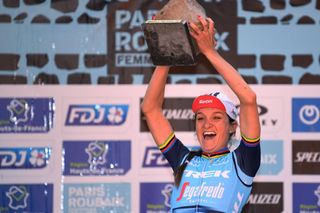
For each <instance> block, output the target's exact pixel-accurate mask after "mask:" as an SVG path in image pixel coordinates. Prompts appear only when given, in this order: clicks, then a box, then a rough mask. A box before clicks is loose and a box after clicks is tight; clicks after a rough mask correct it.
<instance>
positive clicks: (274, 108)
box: [0, 85, 320, 212]
mask: <svg viewBox="0 0 320 213" xmlns="http://www.w3.org/2000/svg"><path fill="white" fill-rule="evenodd" d="M252 87H253V89H254V90H255V91H256V92H257V95H258V104H259V112H260V120H261V126H262V135H261V146H262V156H261V167H260V170H259V172H258V175H257V177H256V179H255V181H254V186H253V191H252V194H251V195H250V196H249V200H248V204H247V205H246V206H245V209H244V211H243V212H319V211H320V170H319V168H320V165H319V164H320V140H319V138H320V132H319V123H320V116H319V113H320V96H319V95H318V92H315V91H319V86H311V85H310V86H302V85H300V86H297V85H296V86H292V85H287V86H283V85H278V86H275V85H272V86H271V85H270V86H267V85H253V86H252ZM115 88H116V90H117V91H116V92H115ZM1 89H2V90H1V92H0V93H1V97H2V98H1V100H0V104H1V105H0V107H1V109H2V110H1V112H0V117H1V120H0V130H1V137H0V145H1V146H0V177H1V184H0V196H1V197H0V212H13V211H17V212H167V211H168V210H169V208H170V202H169V200H170V195H171V190H172V186H173V185H172V184H173V177H172V171H171V168H170V167H169V165H168V163H167V161H166V160H165V159H164V158H163V156H162V154H161V153H160V151H159V150H158V148H157V147H156V146H155V144H154V142H153V139H152V136H151V135H150V133H149V132H148V129H147V127H146V125H145V119H144V116H143V115H142V114H141V112H140V108H139V106H140V103H141V99H142V97H143V95H144V93H145V90H146V85H141V86H137V85H136V86H132V85H122V86H120V85H119V86H117V87H115V86H73V87H70V86H37V85H34V86H14V87H12V86H9V85H8V86H2V88H1ZM212 90H219V91H223V92H225V93H226V94H228V95H230V96H231V98H232V99H233V100H234V101H236V99H235V96H234V95H232V93H231V91H230V89H229V88H227V87H226V86H225V85H189V86H186V85H168V88H167V90H166V96H167V98H166V99H165V104H164V109H163V112H164V114H165V116H166V117H167V118H168V119H169V120H170V121H171V122H173V123H175V126H176V128H175V129H176V135H177V137H179V138H180V139H181V140H182V141H184V143H185V144H186V145H187V146H188V147H190V149H196V148H198V143H197V141H196V137H195V134H194V129H193V128H192V127H191V126H192V125H191V123H192V115H191V114H190V107H191V102H190V100H192V97H195V96H197V95H198V94H204V93H207V92H211V91H212ZM4 91H5V92H4ZM129 91H130V92H129ZM236 103H237V101H236ZM40 118H41V119H40ZM39 126H43V128H39ZM236 140H239V132H237V134H236V138H235V140H234V143H232V144H231V147H230V149H233V148H234V147H235V146H237V143H236Z"/></svg>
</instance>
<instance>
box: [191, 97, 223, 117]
mask: <svg viewBox="0 0 320 213" xmlns="http://www.w3.org/2000/svg"><path fill="white" fill-rule="evenodd" d="M202 108H215V109H220V110H222V111H224V112H226V108H225V106H224V104H223V103H222V102H221V101H220V100H219V99H218V98H217V97H215V96H212V95H200V96H199V97H197V98H196V99H195V100H194V101H193V103H192V111H193V112H194V113H195V112H197V111H198V110H199V109H202Z"/></svg>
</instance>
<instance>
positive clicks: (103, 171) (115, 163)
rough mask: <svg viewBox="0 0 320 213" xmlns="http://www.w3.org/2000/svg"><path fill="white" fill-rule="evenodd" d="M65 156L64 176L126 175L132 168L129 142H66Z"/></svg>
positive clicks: (64, 143)
mask: <svg viewBox="0 0 320 213" xmlns="http://www.w3.org/2000/svg"><path fill="white" fill-rule="evenodd" d="M120 151H121V154H119V152H120ZM63 155H64V164H63V165H64V171H63V174H64V175H73V176H85V175H91V176H92V175H125V174H126V173H127V172H128V171H129V169H130V168H131V157H130V156H131V142H130V141H128V140H119V141H64V142H63Z"/></svg>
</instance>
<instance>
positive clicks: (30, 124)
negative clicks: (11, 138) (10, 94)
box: [0, 98, 55, 133]
mask: <svg viewBox="0 0 320 213" xmlns="http://www.w3.org/2000/svg"><path fill="white" fill-rule="evenodd" d="M54 112H55V102H54V100H53V98H0V133H46V132H49V131H50V130H51V129H52V128H53V126H54Z"/></svg>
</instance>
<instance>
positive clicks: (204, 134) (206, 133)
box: [203, 131, 216, 136]
mask: <svg viewBox="0 0 320 213" xmlns="http://www.w3.org/2000/svg"><path fill="white" fill-rule="evenodd" d="M211 135H216V133H215V132H213V131H208V132H204V133H203V136H211Z"/></svg>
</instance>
